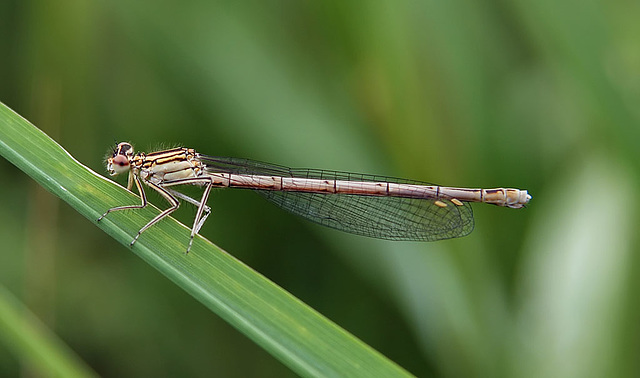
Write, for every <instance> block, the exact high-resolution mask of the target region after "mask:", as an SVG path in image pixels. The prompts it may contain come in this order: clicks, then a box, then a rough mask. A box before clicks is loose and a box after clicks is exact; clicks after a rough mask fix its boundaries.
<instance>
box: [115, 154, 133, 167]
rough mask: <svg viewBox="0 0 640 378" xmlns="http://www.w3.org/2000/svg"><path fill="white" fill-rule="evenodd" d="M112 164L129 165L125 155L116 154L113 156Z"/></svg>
mask: <svg viewBox="0 0 640 378" xmlns="http://www.w3.org/2000/svg"><path fill="white" fill-rule="evenodd" d="M113 164H115V165H117V166H119V167H126V166H127V165H129V159H127V157H126V156H124V155H118V156H116V157H114V158H113Z"/></svg>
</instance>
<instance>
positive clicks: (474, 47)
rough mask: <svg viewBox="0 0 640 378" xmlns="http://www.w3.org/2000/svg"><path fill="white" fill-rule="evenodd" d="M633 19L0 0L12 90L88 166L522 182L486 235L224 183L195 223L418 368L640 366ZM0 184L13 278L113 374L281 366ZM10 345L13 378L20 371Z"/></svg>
mask: <svg viewBox="0 0 640 378" xmlns="http://www.w3.org/2000/svg"><path fill="white" fill-rule="evenodd" d="M638 14H640V5H638V4H637V3H635V2H632V1H626V2H624V1H623V2H606V1H602V0H600V1H597V0H588V1H580V2H579V1H570V0H562V1H560V2H558V1H537V2H525V1H521V0H514V1H482V2H478V1H472V0H454V1H430V2H418V1H376V2H365V1H350V2H342V1H327V2H294V1H270V2H263V1H244V2H230V1H227V2H222V1H218V2H212V1H191V2H186V3H185V2H176V3H174V4H161V3H157V2H148V1H137V2H126V1H121V0H115V1H85V2H45V1H16V0H5V1H3V2H1V3H0V35H1V36H2V38H0V51H1V52H2V53H1V54H0V56H1V59H0V100H2V102H4V103H6V104H7V105H9V106H10V107H12V108H13V109H15V110H16V111H17V112H18V113H20V114H22V115H24V116H25V117H26V118H28V119H29V120H31V121H33V122H34V123H35V124H37V125H38V126H39V127H41V128H42V129H43V130H45V131H46V132H47V133H48V134H50V135H51V136H53V137H54V138H55V139H56V140H57V141H59V142H60V143H61V144H62V145H63V146H65V148H66V149H68V150H69V151H70V152H71V153H72V154H73V155H74V156H76V157H77V158H79V159H80V160H81V161H82V162H83V163H85V164H86V165H88V166H90V167H92V168H94V169H96V170H99V169H100V168H101V166H102V165H103V162H102V158H103V155H104V151H107V149H108V148H109V146H110V145H111V144H112V143H113V141H114V139H115V140H129V141H132V142H134V144H135V146H136V147H137V148H138V149H140V150H151V149H155V148H158V147H159V146H167V145H177V144H180V145H187V146H190V147H194V148H196V149H198V150H200V151H202V152H205V153H208V154H216V155H230V156H238V157H249V158H254V159H259V160H266V161H272V162H274V163H280V164H286V165H290V166H303V167H304V166H308V167H318V168H327V169H336V170H349V171H361V172H364V173H378V174H385V175H393V176H403V177H407V178H413V179H418V180H423V181H432V182H436V183H439V184H444V185H458V186H474V187H480V186H483V187H494V186H510V187H520V188H523V189H528V190H529V191H530V192H531V194H532V195H533V200H532V201H531V205H530V206H529V208H527V209H524V210H520V211H518V210H511V209H502V208H496V207H492V206H488V205H487V206H474V209H475V215H476V229H475V231H474V232H473V233H472V234H471V235H470V236H468V237H465V238H463V239H457V240H451V241H444V242H438V243H425V244H422V243H392V242H385V241H378V240H371V239H365V238H360V237H356V236H351V235H344V234H340V233H338V232H335V231H331V230H324V229H321V228H319V227H317V226H315V225H311V224H308V223H305V222H303V221H300V220H298V219H297V218H295V217H292V216H289V215H288V214H286V213H284V212H282V211H280V210H278V209H274V208H273V207H272V206H271V205H270V204H268V203H263V202H262V201H261V199H260V198H259V197H258V196H255V195H253V194H252V193H248V192H242V191H240V192H237V191H229V192H219V193H216V194H215V195H214V196H213V198H212V199H211V200H210V202H211V205H212V207H213V208H214V212H213V215H212V216H211V217H210V220H209V221H208V223H207V224H206V225H205V227H204V229H203V230H202V234H203V235H204V236H205V237H207V238H209V239H210V240H213V241H214V242H215V243H216V244H218V245H220V246H222V247H223V248H225V249H226V250H228V251H230V252H231V253H232V254H234V255H235V256H236V257H238V258H239V259H241V260H242V261H244V262H245V263H246V264H248V265H249V266H251V267H253V268H254V269H256V270H257V271H259V272H260V273H262V274H264V275H265V276H267V277H269V278H270V279H272V280H273V281H275V282H276V283H278V284H279V285H281V286H283V287H284V288H286V289H287V290H289V291H290V292H292V293H293V294H294V295H296V296H297V297H299V298H301V299H302V300H304V301H305V302H306V303H308V304H309V305H311V306H312V307H314V308H315V309H317V310H318V311H320V312H321V313H323V314H324V315H326V316H328V317H329V318H331V319H332V320H334V321H335V322H336V323H338V324H339V325H341V326H342V327H344V328H346V329H347V330H349V331H350V332H352V333H353V334H355V335H356V336H358V337H359V338H361V339H362V340H363V341H365V342H366V343H368V344H369V345H371V346H373V347H374V348H376V349H377V350H379V351H380V352H382V353H383V354H385V355H386V356H387V357H389V358H391V359H392V360H394V361H396V362H397V363H399V364H400V365H401V366H403V367H405V368H406V369H408V370H409V371H411V372H412V373H414V374H417V375H420V376H425V375H431V374H433V375H438V376H469V375H474V376H487V377H494V376H496V375H510V376H528V377H529V376H545V377H546V376H575V377H584V376H594V377H599V376H603V375H606V376H610V377H611V376H637V375H638V374H639V373H640V366H639V365H638V363H637V362H636V360H637V358H636V357H637V356H636V354H637V353H636V351H637V350H638V347H639V346H640V345H639V341H638V339H639V337H638V335H640V332H639V331H640V330H639V329H638V326H637V324H638V322H637V321H636V319H638V318H639V317H640V308H639V306H638V305H639V304H640V301H639V300H638V299H637V295H635V289H634V288H636V287H637V286H638V284H639V283H638V278H636V277H639V276H640V274H639V273H640V272H637V271H636V270H640V265H639V264H640V261H638V257H637V253H636V252H637V250H636V248H637V247H636V246H637V243H638V238H637V236H636V234H635V232H634V230H635V229H636V228H637V227H638V219H637V218H638V211H637V210H638V202H637V200H636V199H635V193H637V192H638V175H637V172H638V162H639V161H640V157H639V156H638V154H639V152H638V151H640V150H639V149H638V148H637V144H638V140H639V135H638V134H639V133H640V113H639V112H638V109H640V108H639V107H638V106H637V104H638V103H640V75H638V74H637V72H638V71H639V70H640V52H639V51H640V50H639V49H638V48H637V45H638V43H637V36H638V35H640V30H639V29H640V24H638V23H637V15H638ZM134 125H135V127H134ZM0 181H1V182H2V185H0V196H1V197H0V198H3V199H5V200H4V201H3V206H2V208H1V210H0V226H1V227H0V239H1V240H2V244H1V245H2V248H0V251H1V253H0V283H1V284H2V285H4V286H6V287H7V288H8V289H9V290H10V291H11V292H13V293H14V294H15V295H17V296H18V297H19V298H20V299H21V300H22V301H23V302H24V303H25V304H26V305H27V306H28V307H29V308H30V309H31V310H32V311H33V312H34V313H35V314H36V315H37V316H38V317H39V318H40V319H42V320H43V321H44V322H45V323H46V324H47V325H49V327H50V328H52V329H53V330H54V331H55V332H56V333H57V335H58V336H59V337H60V338H62V339H63V340H64V341H65V342H66V343H67V344H68V345H69V346H70V347H71V348H72V349H73V350H74V351H75V352H76V353H78V355H80V356H81V358H83V360H84V361H85V362H86V363H87V364H89V365H90V366H91V367H92V368H93V369H94V370H95V371H97V372H98V373H99V374H102V375H109V376H114V375H118V376H134V375H156V376H170V375H174V376H175V375H182V376H185V375H186V376H199V375H205V374H206V375H212V374H214V373H215V374H216V375H223V376H228V375H236V376H246V375H253V376H258V375H259V376H265V375H270V376H276V375H277V376H281V375H287V374H291V373H290V372H289V371H288V370H287V369H286V368H285V367H283V366H282V365H281V364H280V363H279V362H277V361H276V360H274V359H273V358H272V357H271V356H269V355H268V354H267V353H265V352H264V351H262V350H261V349H260V348H259V347H258V346H256V345H254V344H253V343H252V342H250V341H249V340H248V339H246V338H245V337H244V336H242V335H241V334H239V333H238V332H237V331H235V330H234V329H233V328H231V327H229V326H228V325H227V324H226V323H224V322H223V321H222V320H220V319H218V318H217V317H215V316H214V315H212V314H211V313H210V312H209V311H208V310H207V309H205V308H204V307H203V306H201V305H200V304H199V303H197V302H196V301H194V300H193V299H192V298H191V297H190V296H188V295H187V294H185V293H184V292H182V291H181V290H180V289H178V288H177V287H175V286H174V285H173V284H172V283H171V282H169V281H167V280H166V279H165V278H163V277H162V276H160V275H159V274H157V273H156V272H155V271H154V270H153V269H151V268H150V267H149V266H148V265H146V264H144V263H143V262H142V261H141V260H139V259H138V258H136V257H135V256H134V255H133V254H131V253H129V251H128V250H127V249H126V248H123V247H122V246H121V245H119V244H118V243H116V242H115V241H113V240H112V239H111V238H110V237H108V236H107V235H106V234H103V233H102V232H101V231H100V230H99V229H98V228H96V227H94V226H93V224H91V222H88V221H86V219H85V218H83V217H81V216H79V215H78V214H77V213H76V212H75V211H73V210H72V209H70V208H69V207H67V206H66V205H63V204H62V205H61V204H60V203H59V201H58V200H57V199H55V198H54V197H52V196H51V195H49V194H47V193H46V192H43V190H42V189H41V188H39V187H38V186H37V185H36V184H34V183H33V182H31V181H30V179H28V178H27V177H25V176H24V175H23V174H22V173H21V172H20V171H18V170H17V169H16V168H15V167H14V166H12V165H10V164H9V163H8V162H6V161H5V160H0ZM152 200H153V201H154V202H155V203H156V204H159V205H161V204H162V202H161V199H159V198H157V197H152ZM193 214H194V210H193V209H190V208H189V207H188V206H184V208H182V209H181V210H180V213H179V214H178V215H177V217H178V218H179V219H181V220H183V221H185V222H187V223H188V221H189V219H190V218H191V217H192V216H193ZM254 251H261V253H260V254H255V253H254ZM264 251H269V253H268V254H265V253H264ZM176 253H180V252H179V251H177V252H176ZM3 348H4V347H2V346H0V375H15V374H16V373H17V372H19V371H21V370H22V369H28V366H26V367H25V366H24V365H22V364H21V361H20V360H18V358H17V357H16V356H15V354H13V353H9V352H8V350H7V352H5V349H3Z"/></svg>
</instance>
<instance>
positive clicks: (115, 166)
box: [107, 155, 131, 176]
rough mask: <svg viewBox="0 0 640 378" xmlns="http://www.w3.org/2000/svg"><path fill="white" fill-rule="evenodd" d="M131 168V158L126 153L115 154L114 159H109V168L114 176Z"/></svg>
mask: <svg viewBox="0 0 640 378" xmlns="http://www.w3.org/2000/svg"><path fill="white" fill-rule="evenodd" d="M129 168H131V167H130V165H129V159H127V157H126V156H124V155H116V156H114V157H113V158H112V159H109V164H107V169H108V170H109V173H110V174H111V175H112V176H115V175H119V174H120V173H124V172H127V171H128V170H129Z"/></svg>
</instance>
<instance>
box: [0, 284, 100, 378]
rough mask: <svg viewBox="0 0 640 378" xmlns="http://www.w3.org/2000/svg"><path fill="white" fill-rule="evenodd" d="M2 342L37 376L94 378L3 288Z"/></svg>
mask: <svg viewBox="0 0 640 378" xmlns="http://www.w3.org/2000/svg"><path fill="white" fill-rule="evenodd" d="M0 341H5V343H6V344H7V347H8V348H9V349H10V350H14V351H15V353H16V355H19V356H20V357H21V358H22V359H23V362H27V363H28V367H29V368H30V369H36V370H37V371H38V373H39V374H38V375H41V376H53V377H95V376H97V375H96V373H95V372H93V371H91V369H90V368H89V367H88V366H87V365H85V363H84V362H83V361H82V360H80V359H79V358H78V356H77V355H76V354H75V353H74V352H73V351H72V350H70V349H69V347H68V346H67V345H66V344H64V343H63V342H62V340H60V339H58V338H57V337H56V335H55V334H53V333H52V332H51V331H50V330H49V329H47V328H46V326H44V325H43V324H42V323H41V322H40V321H39V320H38V319H36V317H35V315H33V314H32V313H31V312H30V311H29V310H27V309H26V308H25V307H24V306H23V305H22V304H21V303H20V302H19V301H18V300H17V299H16V298H15V297H14V296H13V295H11V293H9V292H8V291H7V289H6V288H4V287H3V286H1V285H0Z"/></svg>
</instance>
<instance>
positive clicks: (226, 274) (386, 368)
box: [0, 104, 408, 376]
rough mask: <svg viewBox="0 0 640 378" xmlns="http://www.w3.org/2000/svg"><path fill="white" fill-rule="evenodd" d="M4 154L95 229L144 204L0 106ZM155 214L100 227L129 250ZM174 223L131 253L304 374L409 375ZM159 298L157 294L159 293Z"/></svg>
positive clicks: (147, 236) (152, 231)
mask: <svg viewBox="0 0 640 378" xmlns="http://www.w3.org/2000/svg"><path fill="white" fill-rule="evenodd" d="M0 154H2V155H3V156H4V157H5V158H6V159H8V160H9V161H10V162H12V163H13V164H15V165H16V166H18V167H19V168H20V169H21V170H23V171H24V172H25V173H27V174H28V175H29V176H31V177H32V178H33V179H34V180H36V181H37V182H38V183H40V184H41V185H42V186H44V187H45V188H46V189H47V190H49V191H50V192H52V193H53V194H55V195H57V196H58V197H60V198H61V199H63V200H64V201H66V202H67V203H68V204H69V205H71V206H72V207H73V208H75V209H76V210H77V211H78V212H79V213H80V214H82V215H84V216H85V217H86V218H88V219H89V220H90V221H92V222H94V223H96V219H97V218H98V216H100V215H101V214H102V213H103V212H104V211H105V210H106V209H108V208H111V207H114V206H117V205H122V204H135V203H138V202H139V198H138V197H137V196H135V195H134V194H132V193H131V192H128V191H126V190H125V189H123V188H122V187H121V186H119V185H117V184H115V183H113V182H112V181H109V180H107V179H106V178H104V177H103V176H101V175H98V174H96V173H95V172H93V171H91V170H90V169H88V168H87V167H85V166H83V165H82V164H80V163H79V162H78V161H76V160H75V159H74V158H73V157H72V156H70V155H69V154H68V153H67V152H66V151H65V150H64V149H62V147H60V146H59V145H58V144H57V143H56V142H55V141H53V140H52V139H51V138H49V137H48V136H47V135H45V134H44V133H43V132H42V131H40V130H39V129H37V128H36V127H35V126H33V125H31V124H30V123H29V122H28V121H26V120H25V119H24V118H22V117H20V116H19V115H18V114H16V113H15V112H13V111H12V110H11V109H9V108H7V107H6V106H5V105H3V104H0ZM157 211H158V210H157V209H156V208H154V207H151V206H150V207H148V208H147V209H144V210H140V211H128V212H126V214H124V213H125V212H118V213H114V214H110V215H109V216H108V217H107V218H106V219H105V220H103V221H101V222H100V223H98V224H97V225H98V227H100V228H102V229H103V230H104V231H105V232H107V233H108V234H110V235H111V236H113V237H114V238H115V239H117V240H118V241H120V242H121V243H122V244H123V245H126V246H128V245H129V243H130V242H131V240H132V238H133V236H134V235H135V234H136V232H137V230H138V229H139V228H140V227H141V226H142V225H144V224H145V222H146V221H147V220H149V219H151V217H152V216H153V215H154V214H157ZM188 238H189V229H188V228H187V227H185V226H184V225H182V224H180V223H179V222H177V221H175V220H174V219H168V220H163V221H162V222H160V223H159V224H157V225H156V226H154V227H153V228H152V229H150V230H149V231H147V232H145V233H144V234H143V235H142V236H141V237H140V239H139V240H138V242H137V243H136V244H135V245H134V247H133V248H132V250H133V252H134V253H136V254H137V255H138V256H140V257H141V258H142V259H144V260H145V261H146V262H148V263H149V264H150V265H151V266H153V267H154V268H156V269H158V270H159V271H160V272H162V273H163V274H164V275H165V276H167V277H168V278H169V279H171V280H172V281H173V282H175V283H176V284H177V285H179V286H180V287H181V288H183V289H184V290H186V291H187V292H188V293H190V294H191V295H193V296H194V297H195V298H196V299H198V300H199V301H200V302H202V303H203V304H204V305H205V306H207V307H208V308H209V309H211V310H212V311H213V312H215V313H216V314H218V315H219V316H220V317H222V318H223V319H225V320H226V321H227V322H229V323H230V324H232V325H233V326H234V327H236V328H237V329H238V330H239V331H240V332H242V333H244V334H245V335H247V336H248V337H249V338H251V339H252V340H254V341H255V342H256V343H258V344H259V345H261V346H262V347H263V348H264V349H265V350H266V351H267V352H269V353H271V354H272V355H273V356H275V357H276V358H278V359H279V360H280V361H282V362H283V363H284V364H286V365H287V366H289V367H290V368H291V369H292V370H294V371H295V372H297V373H299V374H301V375H305V376H326V375H333V376H336V375H341V376H405V375H408V373H407V372H406V371H405V370H403V369H402V368H401V367H399V366H398V365H396V364H395V363H393V362H392V361H390V360H388V359H387V358H385V357H384V356H382V355H381V354H380V353H378V352H376V351H375V350H373V349H372V348H371V347H369V346H368V345H366V344H364V343H363V342H361V341H360V340H358V339H357V338H355V337H354V336H352V335H351V334H349V333H348V332H346V331H345V330H343V329H342V328H340V327H338V326H337V325H335V324H334V323H332V322H331V321H329V320H328V319H326V318H325V317H323V316H322V315H320V314H319V313H317V312H316V311H314V310H313V309H311V308H310V307H308V306H307V305H305V304H304V303H302V302H301V301H299V300H298V299H296V298H295V297H293V296H292V295H290V294H289V293H287V292H286V291H284V290H282V289H281V288H280V287H278V286H277V285H275V284H274V283H272V282H271V281H269V280H267V279H266V278H265V277H263V276H262V275H260V274H259V273H257V272H255V271H254V270H252V269H251V268H249V267H247V266H246V265H244V264H242V263H241V262H240V261H238V260H237V259H235V258H234V257H232V256H231V255H229V254H227V253H226V252H224V251H223V250H221V249H219V248H218V247H216V246H215V245H213V244H212V243H210V242H209V241H207V240H205V239H203V238H200V237H198V238H197V239H196V240H195V241H194V244H193V248H192V250H191V252H190V253H189V254H188V255H185V253H184V251H185V248H186V245H187V242H188ZM159 295H160V293H159Z"/></svg>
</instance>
